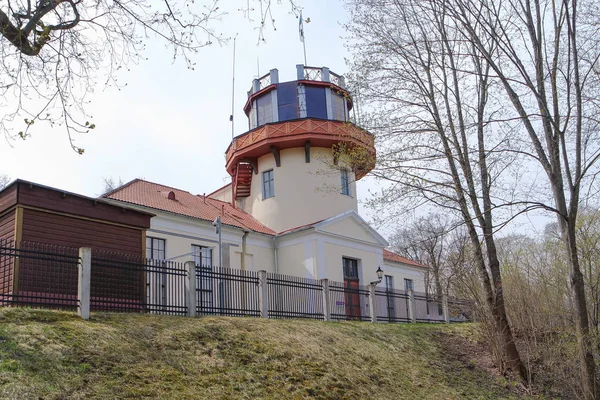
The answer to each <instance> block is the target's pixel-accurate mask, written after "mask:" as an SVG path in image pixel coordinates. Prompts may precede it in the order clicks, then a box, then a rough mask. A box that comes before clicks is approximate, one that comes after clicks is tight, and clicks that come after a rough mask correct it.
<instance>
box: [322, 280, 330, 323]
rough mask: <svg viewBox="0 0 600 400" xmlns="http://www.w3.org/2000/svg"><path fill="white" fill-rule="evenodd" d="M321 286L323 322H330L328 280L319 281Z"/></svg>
mask: <svg viewBox="0 0 600 400" xmlns="http://www.w3.org/2000/svg"><path fill="white" fill-rule="evenodd" d="M321 286H323V320H324V321H331V298H330V297H329V279H327V278H324V279H321Z"/></svg>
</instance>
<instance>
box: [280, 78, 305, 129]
mask: <svg viewBox="0 0 600 400" xmlns="http://www.w3.org/2000/svg"><path fill="white" fill-rule="evenodd" d="M277 103H278V106H279V121H288V120H290V119H297V118H300V107H299V106H298V86H297V83H296V82H285V83H280V84H279V85H277Z"/></svg>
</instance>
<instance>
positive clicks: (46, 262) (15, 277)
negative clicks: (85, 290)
mask: <svg viewBox="0 0 600 400" xmlns="http://www.w3.org/2000/svg"><path fill="white" fill-rule="evenodd" d="M78 251H79V250H78V249H77V248H71V247H63V246H54V245H49V244H42V243H32V242H22V243H21V245H20V246H19V247H17V246H15V243H14V242H13V241H9V240H0V305H4V306H6V305H13V306H30V307H45V308H54V309H65V310H74V309H76V308H77V304H78V302H77V266H78V264H79V256H78Z"/></svg>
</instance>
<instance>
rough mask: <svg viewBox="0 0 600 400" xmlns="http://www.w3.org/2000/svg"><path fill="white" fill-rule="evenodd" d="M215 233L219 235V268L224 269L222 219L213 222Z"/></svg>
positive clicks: (218, 218)
mask: <svg viewBox="0 0 600 400" xmlns="http://www.w3.org/2000/svg"><path fill="white" fill-rule="evenodd" d="M213 226H214V227H215V231H216V232H215V233H217V234H218V235H219V268H222V267H223V252H222V251H221V217H217V218H215V220H214V222H213Z"/></svg>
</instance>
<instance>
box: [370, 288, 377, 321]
mask: <svg viewBox="0 0 600 400" xmlns="http://www.w3.org/2000/svg"><path fill="white" fill-rule="evenodd" d="M376 287H377V285H376V284H373V283H371V284H370V285H369V312H370V313H371V322H377V314H376V313H375V288H376Z"/></svg>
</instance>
